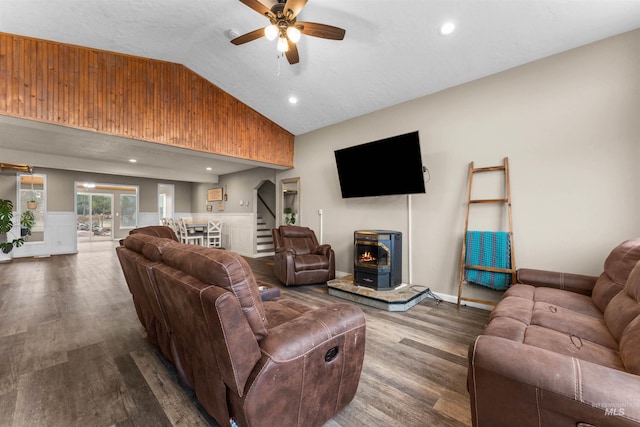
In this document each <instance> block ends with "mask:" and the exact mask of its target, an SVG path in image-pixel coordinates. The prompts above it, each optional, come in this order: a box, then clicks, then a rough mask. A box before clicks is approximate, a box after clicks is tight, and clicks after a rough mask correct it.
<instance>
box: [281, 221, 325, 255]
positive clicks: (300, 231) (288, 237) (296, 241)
mask: <svg viewBox="0 0 640 427" xmlns="http://www.w3.org/2000/svg"><path fill="white" fill-rule="evenodd" d="M279 231H280V236H281V238H282V244H283V246H284V247H285V248H287V249H289V250H291V251H293V253H295V254H296V255H306V254H310V253H313V252H314V251H315V250H316V247H317V242H316V241H315V239H314V237H315V235H314V234H313V232H312V231H311V229H310V228H308V227H298V226H292V225H282V226H280V228H279Z"/></svg>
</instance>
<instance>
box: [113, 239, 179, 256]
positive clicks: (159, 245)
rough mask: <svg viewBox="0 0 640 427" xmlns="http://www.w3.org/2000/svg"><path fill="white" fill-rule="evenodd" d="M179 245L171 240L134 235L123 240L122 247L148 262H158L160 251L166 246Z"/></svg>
mask: <svg viewBox="0 0 640 427" xmlns="http://www.w3.org/2000/svg"><path fill="white" fill-rule="evenodd" d="M175 245H179V243H178V242H176V241H175V240H173V239H168V238H162V237H155V236H153V235H150V234H143V233H134V234H130V235H129V236H127V238H126V239H124V246H125V247H126V248H127V249H131V250H132V251H135V252H138V253H140V254H142V255H144V256H145V257H146V258H147V259H149V260H150V261H156V262H160V261H161V260H162V251H163V250H164V248H166V247H168V246H175Z"/></svg>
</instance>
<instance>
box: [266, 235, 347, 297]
mask: <svg viewBox="0 0 640 427" xmlns="http://www.w3.org/2000/svg"><path fill="white" fill-rule="evenodd" d="M271 233H272V235H273V245H274V247H275V255H274V259H273V270H274V273H275V275H276V277H277V278H278V280H280V281H281V282H282V283H284V284H285V285H287V286H289V285H310V284H314V283H323V282H326V281H327V280H332V279H335V278H336V261H335V253H334V251H333V249H331V246H330V245H327V244H324V245H320V244H318V239H317V238H316V235H315V233H314V232H313V230H311V229H310V228H308V227H299V226H295V225H281V226H280V227H279V228H274V229H272V230H271Z"/></svg>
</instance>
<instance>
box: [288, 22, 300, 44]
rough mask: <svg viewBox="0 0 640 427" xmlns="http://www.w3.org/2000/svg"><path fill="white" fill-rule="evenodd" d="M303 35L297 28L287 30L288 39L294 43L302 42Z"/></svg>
mask: <svg viewBox="0 0 640 427" xmlns="http://www.w3.org/2000/svg"><path fill="white" fill-rule="evenodd" d="M301 35H302V33H301V32H300V30H299V29H297V28H296V27H293V26H292V27H288V28H287V37H288V38H289V40H291V41H292V42H293V43H298V41H299V40H300V36H301Z"/></svg>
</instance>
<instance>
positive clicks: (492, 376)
mask: <svg viewBox="0 0 640 427" xmlns="http://www.w3.org/2000/svg"><path fill="white" fill-rule="evenodd" d="M638 260H640V239H634V240H629V241H626V242H623V243H622V244H620V245H619V246H618V247H616V248H615V249H613V251H612V252H611V253H610V254H609V256H608V257H607V259H606V261H605V263H604V272H603V273H602V274H601V275H600V276H599V277H590V276H583V275H577V274H567V273H556V272H551V271H543V270H532V269H521V270H519V271H518V284H516V285H513V286H512V287H511V288H509V289H508V290H507V291H506V292H505V294H504V296H503V298H502V299H501V300H500V302H499V303H498V304H497V306H496V307H495V309H494V310H493V311H492V312H491V317H490V321H489V324H488V325H487V326H486V328H485V330H484V333H483V335H480V336H479V337H478V338H477V339H476V340H475V342H474V343H473V344H472V345H471V347H470V349H469V371H468V386H469V393H470V396H471V416H472V421H473V425H474V426H476V427H500V426H509V427H512V426H524V427H526V426H536V427H537V426H584V427H588V426H640V316H639V315H640V262H638Z"/></svg>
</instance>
